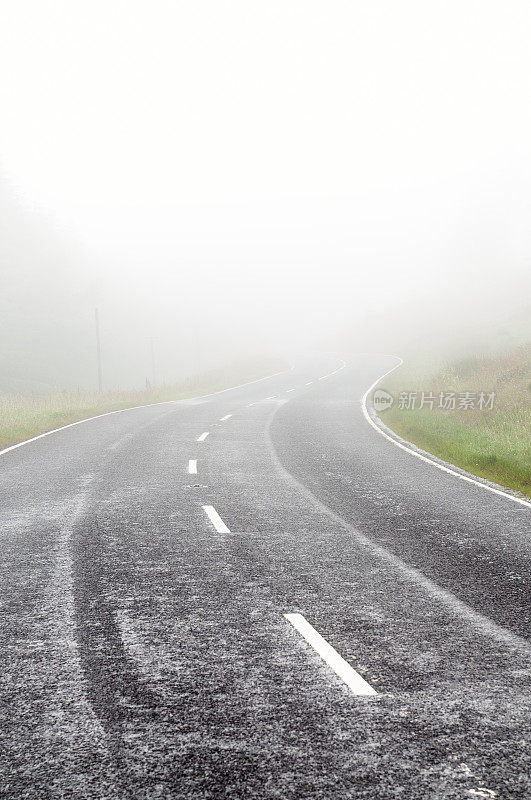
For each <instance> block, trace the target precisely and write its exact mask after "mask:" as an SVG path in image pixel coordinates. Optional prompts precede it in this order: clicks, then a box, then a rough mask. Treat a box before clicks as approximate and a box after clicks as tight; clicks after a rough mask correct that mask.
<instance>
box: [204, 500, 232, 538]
mask: <svg viewBox="0 0 531 800" xmlns="http://www.w3.org/2000/svg"><path fill="white" fill-rule="evenodd" d="M203 511H204V512H205V514H206V515H207V517H208V518H209V520H210V522H211V523H212V525H213V526H214V528H215V529H216V530H217V532H218V533H230V530H229V529H228V528H227V526H226V525H225V523H224V522H223V520H222V519H221V517H220V516H219V514H218V512H217V511H216V509H215V508H214V506H203Z"/></svg>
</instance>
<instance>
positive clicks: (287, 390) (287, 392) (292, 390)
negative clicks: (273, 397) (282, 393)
mask: <svg viewBox="0 0 531 800" xmlns="http://www.w3.org/2000/svg"><path fill="white" fill-rule="evenodd" d="M294 391H295V389H286V394H289V393H290V392H294Z"/></svg>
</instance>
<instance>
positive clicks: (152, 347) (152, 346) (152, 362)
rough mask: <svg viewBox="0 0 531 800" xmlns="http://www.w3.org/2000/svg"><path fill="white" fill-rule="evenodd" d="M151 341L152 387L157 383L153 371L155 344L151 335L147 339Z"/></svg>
mask: <svg viewBox="0 0 531 800" xmlns="http://www.w3.org/2000/svg"><path fill="white" fill-rule="evenodd" d="M149 341H150V343H151V371H152V373H153V388H155V386H156V385H157V374H156V372H155V345H154V344H153V342H154V341H155V340H154V338H153V336H152V337H151V339H150V340H149Z"/></svg>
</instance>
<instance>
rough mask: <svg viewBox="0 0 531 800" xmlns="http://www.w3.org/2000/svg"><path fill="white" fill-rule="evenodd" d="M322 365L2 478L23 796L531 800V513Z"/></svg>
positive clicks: (347, 374) (360, 370) (176, 409)
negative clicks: (473, 478) (368, 410)
mask: <svg viewBox="0 0 531 800" xmlns="http://www.w3.org/2000/svg"><path fill="white" fill-rule="evenodd" d="M393 363H395V362H394V359H393V358H392V357H391V356H381V357H375V356H358V357H353V358H351V359H350V360H349V362H348V364H347V365H345V366H344V365H343V362H342V361H340V360H339V359H338V358H334V357H325V356H316V357H313V358H309V359H308V360H307V361H306V362H304V363H301V364H300V366H298V367H296V368H294V369H293V370H291V371H289V372H285V373H283V374H281V375H277V376H273V377H271V378H269V379H266V380H263V381H259V382H255V383H252V384H249V385H247V386H243V387H239V388H236V389H233V390H230V391H226V392H223V393H218V394H215V395H211V396H208V397H204V398H198V399H197V400H190V401H183V402H176V403H168V404H164V405H158V406H151V407H145V408H139V409H135V410H131V411H127V412H123V413H119V414H112V415H108V416H103V417H99V418H97V419H94V420H91V421H88V422H86V423H84V424H81V425H77V426H75V427H71V428H67V429H65V430H62V431H59V432H57V433H54V434H53V435H51V436H47V437H45V438H43V439H39V440H37V441H34V442H31V443H29V444H27V445H24V446H22V447H20V448H17V449H15V450H11V451H10V452H5V453H4V454H0V496H1V502H2V514H1V520H2V538H1V546H2V562H1V566H0V574H1V602H2V608H1V611H2V613H1V620H0V625H1V629H2V642H3V647H2V661H3V665H2V670H1V673H0V681H1V684H2V687H1V693H2V701H3V702H2V711H1V713H2V716H3V718H2V720H1V725H0V746H1V751H2V754H3V755H2V763H1V777H0V796H1V797H2V798H9V800H11V798H17V800H18V799H19V798H72V799H74V798H75V800H82V799H83V798H94V800H107V799H109V800H110V799H111V798H112V799H114V798H124V799H126V798H139V799H140V798H141V799H142V800H144V799H146V800H148V799H149V800H155V799H156V798H157V799H158V798H161V799H162V798H164V799H166V798H179V800H181V799H182V798H194V799H195V798H209V799H210V798H211V799H212V800H214V798H215V799H216V800H218V798H227V799H228V800H244V798H258V799H260V798H289V799H290V800H300V799H304V798H323V799H324V798H326V800H343V798H370V800H378V798H401V799H402V798H404V799H405V798H407V800H416V798H418V800H427V798H434V799H435V798H437V800H441V799H442V798H444V799H446V798H461V799H463V800H467V799H468V798H497V799H499V800H508V798H524V797H528V796H529V789H530V787H529V784H528V782H527V777H526V776H527V775H529V751H528V749H527V748H526V740H527V739H528V734H529V722H528V721H529V655H530V647H529V597H528V596H527V595H526V587H527V586H528V585H529V584H528V582H527V580H528V577H529V563H530V562H529V554H530V547H529V530H530V525H529V520H530V516H529V515H530V512H529V509H528V508H527V507H526V506H523V505H521V504H518V503H516V502H514V501H512V500H511V499H510V498H508V497H504V496H502V495H497V494H494V493H492V492H489V491H487V490H485V489H484V488H482V487H481V486H477V485H475V484H471V483H467V482H464V481H462V480H459V479H458V478H456V477H455V476H453V475H450V474H447V473H444V472H442V471H441V470H439V469H437V468H436V467H434V466H433V465H431V464H427V463H425V462H423V461H421V460H419V459H418V458H415V457H414V456H412V455H411V454H409V453H407V452H405V451H404V450H401V449H399V448H398V447H395V446H394V445H393V444H392V443H391V442H389V441H388V440H386V439H385V438H384V437H383V436H381V435H380V434H379V433H378V432H377V431H376V430H374V429H373V428H372V427H371V426H370V425H369V424H368V423H367V421H366V419H365V418H364V416H363V414H362V410H361V407H360V398H361V397H362V396H363V394H364V392H365V391H366V389H367V387H368V386H370V385H371V384H372V383H373V381H374V380H375V379H376V378H377V377H378V376H379V375H381V374H383V373H384V372H386V371H387V370H388V369H390V368H391V367H392V366H393Z"/></svg>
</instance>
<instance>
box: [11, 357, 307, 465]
mask: <svg viewBox="0 0 531 800" xmlns="http://www.w3.org/2000/svg"><path fill="white" fill-rule="evenodd" d="M285 372H293V367H290V368H289V369H281V370H280V371H279V372H272V373H271V375H264V377H263V378H255V380H254V381H246V383H238V384H237V385H236V386H228V387H227V388H226V389H218V390H217V392H210V393H209V394H199V395H195V396H194V397H183V398H182V399H181V400H162V401H161V402H159V403H144V404H143V405H141V406H127V407H126V408H117V409H116V410H115V411H104V412H103V413H102V414H95V415H94V416H93V417H84V418H83V419H78V420H76V421H75V422H69V423H68V425H61V426H60V427H59V428H52V430H51V431H44V433H39V434H37V436H32V437H31V439H24V440H23V441H22V442H15V444H10V445H9V446H8V447H4V449H3V450H0V456H2V455H4V453H9V452H11V450H16V449H17V448H19V447H23V446H24V445H25V444H31V442H36V441H37V439H44V437H45V436H51V435H52V433H59V431H65V430H66V429H67V428H73V427H74V426H75V425H83V424H84V423H85V422H92V420H93V419H101V417H110V416H111V415H112V414H123V413H124V411H138V410H139V409H140V408H154V407H155V406H173V405H178V404H179V403H181V402H182V401H183V400H203V399H204V398H205V397H214V396H215V395H217V394H223V393H224V392H232V391H233V390H234V389H242V388H243V387H244V386H251V385H252V384H253V383H260V382H261V381H266V380H268V378H276V377H277V375H284V373H285Z"/></svg>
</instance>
